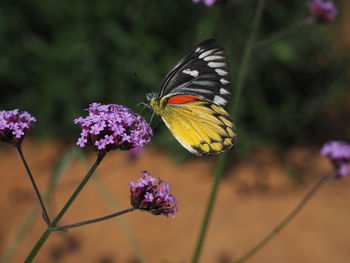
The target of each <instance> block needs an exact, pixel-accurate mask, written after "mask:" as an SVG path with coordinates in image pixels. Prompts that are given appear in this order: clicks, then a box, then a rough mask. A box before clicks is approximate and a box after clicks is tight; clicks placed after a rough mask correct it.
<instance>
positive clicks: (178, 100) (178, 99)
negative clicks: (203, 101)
mask: <svg viewBox="0 0 350 263" xmlns="http://www.w3.org/2000/svg"><path fill="white" fill-rule="evenodd" d="M197 99H198V96H194V95H176V96H173V97H171V98H170V99H169V100H168V103H171V104H183V103H187V102H191V101H194V100H197Z"/></svg>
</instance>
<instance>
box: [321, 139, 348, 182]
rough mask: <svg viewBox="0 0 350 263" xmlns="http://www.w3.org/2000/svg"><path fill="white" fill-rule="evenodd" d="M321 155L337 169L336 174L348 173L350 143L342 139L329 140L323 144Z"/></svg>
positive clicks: (343, 174)
mask: <svg viewBox="0 0 350 263" xmlns="http://www.w3.org/2000/svg"><path fill="white" fill-rule="evenodd" d="M321 155H323V156H326V157H328V158H329V159H330V160H331V161H332V163H333V165H334V167H335V168H336V169H337V176H338V177H340V176H345V175H347V174H350V166H349V162H350V145H349V144H347V143H345V142H342V141H329V142H327V143H326V144H325V145H323V147H322V149H321Z"/></svg>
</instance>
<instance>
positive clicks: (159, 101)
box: [146, 92, 167, 115]
mask: <svg viewBox="0 0 350 263" xmlns="http://www.w3.org/2000/svg"><path fill="white" fill-rule="evenodd" d="M146 98H147V100H148V103H149V105H150V106H151V108H152V109H153V110H154V111H155V113H157V114H158V115H162V113H163V111H164V109H165V106H166V104H167V103H166V100H165V99H164V98H158V93H155V92H151V93H148V94H147V95H146Z"/></svg>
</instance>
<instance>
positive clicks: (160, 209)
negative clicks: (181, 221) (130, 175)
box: [129, 171, 177, 217]
mask: <svg viewBox="0 0 350 263" xmlns="http://www.w3.org/2000/svg"><path fill="white" fill-rule="evenodd" d="M142 174H143V177H142V178H140V179H139V180H138V181H137V183H132V182H131V183H129V185H130V200H131V205H132V206H133V207H134V208H136V209H140V210H144V211H148V212H150V213H152V214H154V215H161V214H162V215H165V216H169V215H171V216H172V217H174V216H175V212H176V211H177V206H176V200H175V197H174V196H173V195H172V194H170V186H169V184H168V183H166V182H165V181H163V180H158V182H157V180H156V179H155V178H153V177H152V176H150V175H149V173H148V172H147V171H142Z"/></svg>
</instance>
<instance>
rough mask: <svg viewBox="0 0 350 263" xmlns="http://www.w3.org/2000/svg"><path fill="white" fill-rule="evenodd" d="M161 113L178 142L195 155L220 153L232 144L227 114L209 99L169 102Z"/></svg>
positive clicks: (232, 127)
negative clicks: (178, 102) (179, 102)
mask: <svg viewBox="0 0 350 263" xmlns="http://www.w3.org/2000/svg"><path fill="white" fill-rule="evenodd" d="M161 116H162V119H163V121H164V122H165V124H166V125H167V126H168V128H169V129H170V131H171V132H172V134H173V135H174V136H175V138H176V139H177V140H178V141H179V142H180V143H181V145H182V146H184V147H185V148H186V149H187V150H189V151H190V152H191V153H193V154H195V155H199V156H201V155H210V154H216V153H220V152H222V151H224V150H226V149H228V148H230V147H232V145H233V144H234V140H235V137H236V133H235V130H234V125H233V122H232V120H231V118H230V116H229V114H228V113H227V112H226V111H225V110H224V109H223V108H221V107H219V106H217V105H216V104H213V103H211V102H207V101H192V102H188V103H185V104H168V105H166V109H165V110H164V111H163V114H162V115H161Z"/></svg>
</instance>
